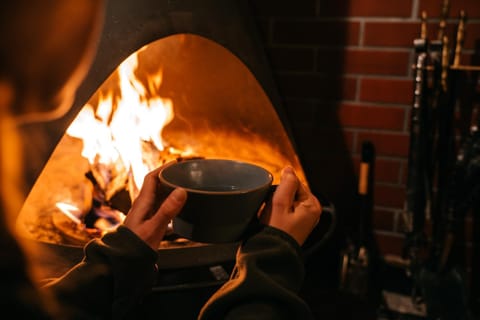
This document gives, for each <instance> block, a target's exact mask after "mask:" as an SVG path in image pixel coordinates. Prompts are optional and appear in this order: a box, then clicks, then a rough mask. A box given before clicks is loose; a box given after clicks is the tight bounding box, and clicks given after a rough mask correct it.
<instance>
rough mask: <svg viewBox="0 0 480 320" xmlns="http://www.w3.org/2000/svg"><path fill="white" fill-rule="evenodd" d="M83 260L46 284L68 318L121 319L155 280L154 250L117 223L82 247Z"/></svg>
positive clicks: (137, 302)
mask: <svg viewBox="0 0 480 320" xmlns="http://www.w3.org/2000/svg"><path fill="white" fill-rule="evenodd" d="M84 253H85V254H84V258H83V260H82V261H81V262H80V263H79V264H77V265H76V266H74V267H73V268H72V269H71V270H69V271H68V272H67V273H66V274H65V275H63V276H62V277H61V278H59V279H57V280H55V281H53V282H52V283H49V284H48V285H47V286H46V289H50V290H51V291H52V292H53V294H54V295H55V296H56V297H57V298H58V301H59V303H60V304H61V306H62V309H63V311H64V312H67V314H69V316H68V317H69V318H70V317H71V318H72V319H73V318H85V317H88V318H95V319H125V318H128V314H129V312H131V311H132V310H133V308H134V307H135V306H136V305H138V304H139V303H140V302H141V299H142V298H143V297H144V296H145V294H147V293H148V292H149V291H150V290H151V288H152V286H153V284H154V281H155V275H156V268H155V267H156V266H155V262H156V261H157V252H155V250H152V249H151V248H150V247H149V246H148V245H147V244H146V243H144V242H143V241H142V240H141V239H140V238H138V237H137V236H136V235H135V234H134V233H133V232H132V231H130V230H129V229H128V228H126V227H124V226H120V227H119V228H118V229H117V230H116V231H113V232H111V233H108V234H106V235H105V236H104V237H102V238H101V239H95V240H92V241H90V242H89V243H88V244H87V245H86V246H85V248H84Z"/></svg>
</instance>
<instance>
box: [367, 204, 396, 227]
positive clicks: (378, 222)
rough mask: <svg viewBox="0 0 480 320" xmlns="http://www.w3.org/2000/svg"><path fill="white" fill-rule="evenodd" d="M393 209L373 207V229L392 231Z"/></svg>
mask: <svg viewBox="0 0 480 320" xmlns="http://www.w3.org/2000/svg"><path fill="white" fill-rule="evenodd" d="M394 219H395V211H392V210H383V209H374V210H373V219H372V225H373V229H375V230H383V231H393V226H394V224H393V223H394Z"/></svg>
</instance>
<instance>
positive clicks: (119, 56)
mask: <svg viewBox="0 0 480 320" xmlns="http://www.w3.org/2000/svg"><path fill="white" fill-rule="evenodd" d="M179 34H184V35H189V36H190V35H192V36H200V37H203V38H206V39H208V40H211V41H213V42H214V43H216V44H218V45H220V46H223V47H224V48H226V49H227V50H229V51H230V52H231V53H232V54H233V55H234V56H236V57H237V58H238V59H239V60H240V61H241V62H242V63H243V64H244V65H245V66H246V68H248V70H250V72H251V74H252V75H253V77H254V78H255V79H256V81H258V83H259V84H260V86H261V88H262V89H263V91H264V94H265V96H266V97H267V98H268V100H269V102H270V104H271V107H273V109H274V112H275V113H276V115H277V116H278V118H279V119H280V121H281V124H282V126H283V130H284V132H285V133H286V135H287V136H288V137H289V140H290V143H291V146H292V150H290V151H293V154H290V155H289V156H291V157H293V158H294V160H295V161H298V159H296V154H295V143H294V141H293V137H292V134H291V132H290V126H289V124H288V121H287V118H286V116H285V114H284V111H283V107H282V103H281V100H280V97H279V95H278V93H277V90H276V86H275V84H274V81H273V78H272V73H271V70H270V68H269V63H268V60H267V58H266V56H265V54H264V51H263V48H262V46H261V43H260V42H259V39H258V38H257V31H256V25H255V23H254V20H253V17H252V15H251V14H250V12H249V7H248V2H247V1H243V0H202V1H196V0H128V1H114V0H111V1H108V3H107V8H106V20H105V25H104V29H103V34H102V36H101V40H100V43H99V48H98V53H97V56H96V58H95V60H94V63H93V65H92V67H91V70H90V72H89V73H88V75H87V77H86V79H85V81H84V82H83V84H82V86H81V87H80V88H79V91H78V94H77V97H76V100H75V101H74V104H73V106H72V108H71V110H70V111H69V112H68V113H67V114H66V115H65V116H64V117H62V118H60V119H57V120H54V121H50V122H42V123H30V124H25V125H24V126H23V127H21V128H20V129H21V133H22V138H23V143H24V146H23V147H24V150H25V151H24V152H25V156H26V158H27V159H28V158H34V159H37V160H36V161H33V162H32V166H31V167H30V168H28V170H29V171H28V175H27V177H28V178H29V180H28V183H29V184H28V185H27V187H30V188H32V187H33V186H34V183H35V181H36V179H37V177H38V176H39V174H40V172H41V170H42V168H43V166H44V165H45V164H46V163H47V160H48V159H49V157H50V155H51V154H52V152H53V151H54V149H55V147H56V146H57V144H58V142H59V141H60V139H61V138H62V136H63V135H64V133H65V130H66V129H67V127H68V126H69V125H70V123H71V122H72V121H73V119H74V118H75V117H76V115H77V114H78V112H79V110H80V109H81V108H82V107H83V106H84V105H85V103H86V102H87V101H88V100H89V99H90V97H91V96H92V95H93V94H94V93H95V91H96V90H97V89H98V88H99V86H100V85H101V84H102V83H103V82H104V81H105V80H106V79H107V77H108V76H109V75H110V74H111V73H112V72H113V71H114V70H115V68H117V67H118V65H119V64H120V63H121V62H122V61H124V60H125V59H126V58H127V57H128V56H129V55H130V54H132V53H133V52H135V51H137V50H139V49H140V48H141V47H143V46H144V45H147V44H149V43H151V42H153V41H156V40H158V39H162V38H166V37H169V36H172V35H179ZM213 59H215V58H213ZM208 85H215V83H212V84H208ZM39 136H41V137H43V139H42V140H43V141H45V142H46V143H44V144H42V145H32V141H38V137H39ZM41 245H42V246H44V248H45V249H46V250H49V252H52V253H53V254H54V255H55V256H56V261H55V263H53V264H52V261H51V260H49V261H47V262H45V263H46V264H48V268H47V270H48V271H49V273H47V274H46V277H49V276H56V275H59V274H61V273H62V272H64V271H65V270H66V269H67V268H69V267H70V266H71V265H73V264H74V263H76V262H77V261H79V259H80V258H81V257H82V255H83V252H82V248H81V247H78V246H68V245H57V244H48V243H42V244H41ZM236 249H237V244H222V245H202V244H194V245H181V244H179V245H172V246H170V247H169V248H162V249H160V250H159V267H160V269H161V270H160V271H161V272H160V273H159V274H160V275H159V279H158V286H157V287H156V288H155V289H154V290H153V292H152V295H151V296H150V297H148V299H147V301H146V302H148V303H147V304H146V306H147V309H148V306H151V308H152V310H151V311H152V314H155V315H156V314H158V313H157V312H158V305H159V304H162V305H163V306H164V307H165V308H168V305H169V304H171V303H174V301H183V302H181V303H180V305H182V304H183V305H184V308H175V309H176V310H175V311H174V312H175V313H174V314H175V315H176V318H177V319H183V318H185V319H190V318H194V315H195V313H196V311H197V310H198V308H199V307H200V306H201V305H202V304H203V302H204V301H205V299H207V298H208V296H209V295H210V294H211V293H213V292H214V291H215V290H216V289H217V288H218V287H219V286H220V285H221V284H222V283H224V282H225V280H227V279H228V274H229V273H230V271H231V268H232V266H233V261H234V258H235V252H236ZM179 309H180V310H179ZM179 311H180V312H179ZM182 311H183V312H184V313H185V314H183V315H182ZM163 312H164V313H166V314H168V311H166V310H164V311H163ZM172 312H173V311H172ZM147 313H149V310H147ZM172 315H173V313H172ZM167 318H168V317H167Z"/></svg>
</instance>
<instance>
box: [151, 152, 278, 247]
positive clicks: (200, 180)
mask: <svg viewBox="0 0 480 320" xmlns="http://www.w3.org/2000/svg"><path fill="white" fill-rule="evenodd" d="M159 179H160V181H161V184H162V187H163V188H165V189H166V191H167V192H171V191H172V190H173V189H174V188H176V187H182V188H184V189H185V190H186V191H187V201H186V203H185V206H184V207H183V208H182V210H181V212H180V213H179V214H178V215H177V216H176V217H175V218H174V219H173V222H172V224H173V231H174V233H176V234H178V235H179V236H181V237H184V238H187V239H190V240H192V241H196V242H204V243H226V242H235V241H239V240H240V239H241V238H242V235H243V234H244V233H245V232H246V231H247V228H248V227H249V226H250V225H251V224H252V223H253V222H254V221H256V215H257V213H258V211H259V210H260V208H261V207H262V205H263V203H264V202H265V200H266V198H267V197H268V195H269V194H270V191H271V189H272V182H273V175H272V174H271V173H270V172H269V171H267V170H266V169H264V168H262V167H260V166H258V165H255V164H251V163H247V162H242V161H236V160H225V159H192V160H184V161H181V162H176V163H173V164H171V165H168V166H166V167H165V168H163V169H162V170H161V171H160V173H159Z"/></svg>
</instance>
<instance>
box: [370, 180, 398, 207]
mask: <svg viewBox="0 0 480 320" xmlns="http://www.w3.org/2000/svg"><path fill="white" fill-rule="evenodd" d="M373 192H374V193H375V204H376V205H379V206H382V207H389V208H396V209H401V208H403V205H404V202H405V188H404V187H403V186H393V185H380V184H376V185H375V189H374V191H373Z"/></svg>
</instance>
